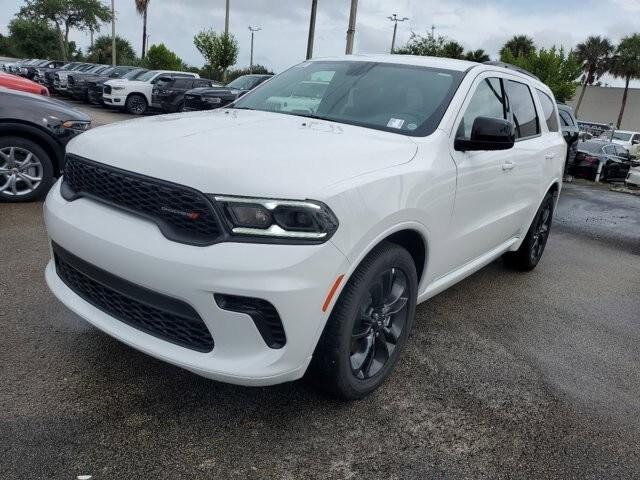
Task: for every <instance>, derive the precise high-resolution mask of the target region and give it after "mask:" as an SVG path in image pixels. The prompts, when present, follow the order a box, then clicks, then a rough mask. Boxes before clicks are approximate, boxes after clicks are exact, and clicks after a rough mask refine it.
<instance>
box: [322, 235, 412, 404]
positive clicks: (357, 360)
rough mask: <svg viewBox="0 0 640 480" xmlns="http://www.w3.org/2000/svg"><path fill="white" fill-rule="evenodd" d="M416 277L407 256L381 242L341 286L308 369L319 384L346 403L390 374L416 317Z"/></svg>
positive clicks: (401, 249) (402, 251) (369, 389)
mask: <svg viewBox="0 0 640 480" xmlns="http://www.w3.org/2000/svg"><path fill="white" fill-rule="evenodd" d="M417 283H418V280H417V274H416V268H415V265H414V263H413V259H412V257H411V255H409V253H408V252H407V251H406V250H405V249H404V248H402V247H400V246H398V245H395V244H392V243H386V242H385V243H383V244H381V245H380V246H378V247H377V248H376V249H375V250H373V251H372V252H371V253H370V254H369V255H368V256H367V257H366V258H365V259H364V260H363V261H362V263H361V264H360V265H359V266H358V268H357V269H356V271H355V272H354V273H353V275H352V276H351V278H350V279H349V282H348V283H347V284H346V285H345V287H344V290H343V291H342V293H341V295H340V298H339V299H338V301H337V303H336V305H335V307H334V309H333V312H332V313H331V316H330V318H329V320H328V322H327V325H326V327H325V330H324V332H323V334H322V336H321V338H320V341H319V342H318V346H317V347H316V351H315V353H314V357H313V361H312V364H311V366H310V375H311V376H312V377H313V378H314V379H315V380H316V381H317V382H318V384H319V385H320V386H322V387H323V388H325V389H326V390H329V391H330V392H331V393H333V394H335V395H337V396H339V397H342V398H344V399H349V400H352V399H358V398H363V397H365V396H366V395H368V394H369V393H371V392H373V391H374V390H375V389H376V388H378V387H379V386H380V385H381V384H382V383H383V382H384V381H385V379H386V378H387V377H388V376H389V374H390V373H391V372H392V370H393V368H394V366H395V364H396V363H397V361H398V358H399V357H400V354H401V352H402V350H403V348H404V346H405V344H406V341H407V336H408V334H409V331H410V330H411V326H412V324H413V320H414V317H415V309H416V298H417Z"/></svg>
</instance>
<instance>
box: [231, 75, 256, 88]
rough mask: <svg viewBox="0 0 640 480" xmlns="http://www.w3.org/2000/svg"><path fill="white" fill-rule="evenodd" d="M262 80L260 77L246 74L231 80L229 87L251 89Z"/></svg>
mask: <svg viewBox="0 0 640 480" xmlns="http://www.w3.org/2000/svg"><path fill="white" fill-rule="evenodd" d="M259 80H260V77H253V76H251V75H244V76H242V77H238V78H236V79H235V80H234V81H233V82H229V83H228V84H227V87H229V88H236V89H238V90H251V89H252V88H253V86H254V85H255V84H256V83H257V82H258V81H259Z"/></svg>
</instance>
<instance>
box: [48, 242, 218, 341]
mask: <svg viewBox="0 0 640 480" xmlns="http://www.w3.org/2000/svg"><path fill="white" fill-rule="evenodd" d="M52 248H53V253H54V258H55V264H56V272H57V273H58V276H59V277H60V278H61V279H62V281H63V282H64V283H65V284H66V285H67V286H68V287H69V288H70V289H71V290H73V291H74V292H75V293H77V294H78V295H79V296H80V297H82V298H83V299H84V300H86V301H87V302H89V303H90V304H92V305H93V306H94V307H96V308H99V309H100V310H102V311H103V312H105V313H107V314H109V315H111V316H112V317H114V318H116V319H117V320H119V321H121V322H123V323H126V324H127V325H129V326H131V327H134V328H137V329H138V330H141V331H143V332H145V333H148V334H150V335H153V336H154V337H157V338H160V339H162V340H166V341H167V342H171V343H173V344H176V345H180V346H181V347H186V348H189V349H191V350H197V351H199V352H210V351H211V350H212V349H213V338H212V337H211V333H210V332H209V329H208V328H207V326H206V325H205V324H204V322H203V321H202V318H200V316H199V315H198V313H197V312H196V311H195V310H194V309H193V308H192V307H191V306H190V305H188V304H187V303H185V302H183V301H181V300H176V299H175V298H171V297H167V296H166V295H162V294H160V293H157V292H154V291H152V290H149V289H147V288H144V287H141V286H139V285H136V284H134V283H131V282H129V281H127V280H124V279H122V278H120V277H117V276H115V275H113V274H111V273H109V272H106V271H104V270H102V269H100V268H98V267H95V266H93V265H91V264H89V263H87V262H85V261H84V260H82V259H80V258H78V257H76V256H75V255H73V254H71V253H69V252H67V251H66V250H64V249H63V248H62V247H60V246H59V245H56V244H55V243H54V244H53V245H52Z"/></svg>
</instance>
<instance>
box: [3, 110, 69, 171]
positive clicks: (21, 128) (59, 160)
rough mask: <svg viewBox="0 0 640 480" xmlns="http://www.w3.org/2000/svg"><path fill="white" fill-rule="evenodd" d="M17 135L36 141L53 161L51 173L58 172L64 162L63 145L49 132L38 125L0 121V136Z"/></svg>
mask: <svg viewBox="0 0 640 480" xmlns="http://www.w3.org/2000/svg"><path fill="white" fill-rule="evenodd" d="M9 136H19V137H24V138H27V139H29V140H32V141H33V142H35V143H37V144H38V145H39V146H40V147H41V148H42V149H43V150H44V151H45V152H46V153H47V154H48V155H49V157H50V158H51V161H52V163H53V165H52V166H53V174H54V175H55V176H57V175H59V174H60V170H61V169H62V166H63V163H64V147H63V146H62V145H60V144H59V143H58V142H56V141H55V139H54V138H52V137H51V135H50V134H49V132H47V131H46V130H43V129H41V128H40V127H38V126H35V125H32V124H29V123H23V122H20V121H13V122H7V123H0V137H9Z"/></svg>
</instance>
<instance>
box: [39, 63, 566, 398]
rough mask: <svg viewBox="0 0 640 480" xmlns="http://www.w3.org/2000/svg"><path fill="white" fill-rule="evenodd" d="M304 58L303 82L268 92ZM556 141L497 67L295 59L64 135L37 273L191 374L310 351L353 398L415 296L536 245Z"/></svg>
mask: <svg viewBox="0 0 640 480" xmlns="http://www.w3.org/2000/svg"><path fill="white" fill-rule="evenodd" d="M319 78H320V79H322V81H326V82H328V86H327V88H325V89H323V92H322V98H321V99H320V101H319V102H317V103H316V102H314V103H313V104H311V103H309V104H308V105H307V106H305V107H304V108H301V109H299V110H286V111H278V110H277V107H276V106H275V105H280V103H279V102H281V99H282V98H283V97H287V96H288V95H289V94H290V92H292V91H294V90H295V88H296V86H298V85H300V84H301V83H302V82H308V81H317V79H319ZM273 99H279V100H278V101H277V102H274V101H273ZM566 148H567V147H566V143H565V141H564V140H563V137H562V133H561V132H560V128H559V119H558V113H557V110H556V107H555V100H554V98H553V94H552V93H551V91H550V90H549V89H548V88H547V87H546V86H545V85H544V84H542V83H541V82H539V81H538V80H536V79H535V78H533V77H531V76H529V75H527V74H524V73H521V72H520V71H518V70H516V69H514V68H504V67H501V66H495V65H484V64H477V63H470V62H465V61H458V60H449V59H441V58H429V57H411V56H400V55H398V56H396V55H381V56H356V55H353V56H346V57H338V58H332V59H322V60H313V61H308V62H304V63H302V64H300V65H297V66H295V67H293V68H291V69H289V70H287V71H286V72H284V73H282V74H280V75H277V76H275V77H273V78H272V79H271V80H270V81H269V82H266V83H264V84H263V85H261V86H260V87H258V88H257V89H255V90H253V91H252V92H250V93H247V94H246V95H245V96H243V97H242V98H240V99H239V100H237V101H236V102H235V104H234V105H233V106H232V107H231V108H222V109H219V110H216V111H213V112H211V111H206V112H192V113H185V114H178V115H171V116H159V117H150V118H145V119H143V120H138V121H136V122H134V123H131V122H127V124H126V125H118V124H112V125H108V126H105V127H100V128H96V129H93V130H90V131H88V132H86V133H84V134H83V135H81V136H80V137H78V138H76V139H74V140H72V141H71V143H69V145H68V147H67V152H68V157H67V164H66V167H65V171H64V176H63V178H62V179H61V180H59V181H58V183H57V184H56V185H55V187H54V188H53V189H52V190H51V192H50V194H49V196H48V198H47V201H46V205H45V219H46V224H47V228H48V233H49V236H50V239H51V252H52V260H51V262H50V263H49V265H48V266H47V269H46V279H47V282H48V284H49V287H50V288H51V290H52V291H53V292H54V294H55V295H56V296H57V297H58V298H59V299H60V300H61V301H62V302H63V303H64V304H65V305H67V306H68V307H69V308H70V309H71V310H73V311H74V312H76V313H77V314H78V315H80V316H81V317H83V318H85V319H86V320H88V321H89V322H91V323H92V324H94V325H95V326H97V327H98V328H100V329H102V330H104V331H105V332H107V333H108V334H109V335H112V336H114V337H116V338H118V339H119V340H121V341H123V342H125V343H127V344H128V345H131V346H133V347H134V348H137V349H139V350H142V351H144V352H146V353H148V354H150V355H153V356H155V357H157V358H160V359H162V360H165V361H167V362H170V363H172V364H175V365H178V366H181V367H183V368H186V369H188V370H191V371H192V372H195V373H197V374H199V375H203V376H206V377H209V378H212V379H216V380H220V381H225V382H231V383H237V384H242V385H271V384H276V383H280V382H286V381H291V380H295V379H298V378H300V377H302V376H303V374H305V372H307V370H309V373H310V374H312V375H314V376H315V378H317V380H318V383H319V384H320V385H322V386H324V387H325V388H327V389H329V390H331V391H333V392H334V393H336V394H337V395H339V396H342V397H345V398H360V397H363V396H364V395H366V394H368V393H369V392H371V391H372V390H374V389H375V388H376V387H378V386H379V385H380V384H381V383H382V382H383V380H384V379H385V378H386V377H387V376H388V375H389V373H390V372H391V370H392V369H393V367H394V365H395V363H396V362H397V361H398V358H399V357H400V354H401V352H402V349H403V347H404V345H405V343H406V342H407V337H408V335H409V332H410V330H411V326H412V323H413V321H414V316H415V310H416V304H417V303H419V302H423V301H425V300H427V299H428V298H430V297H432V296H434V295H436V294H437V293H438V292H441V291H443V290H444V289H446V288H447V287H449V286H451V285H453V284H455V283H456V282H458V281H460V280H461V279H463V278H465V277H467V276H468V275H470V274H471V273H473V272H475V271H476V270H478V269H480V268H481V267H483V266H484V265H487V264H488V263H490V262H492V261H494V260H495V259H497V258H499V257H500V256H504V259H505V263H506V264H507V265H508V266H511V267H514V268H517V269H521V270H530V269H532V268H534V267H535V266H536V264H537V263H538V261H539V260H540V257H541V256H542V253H543V250H544V248H545V244H546V241H547V237H548V235H549V229H550V226H551V219H552V214H553V210H554V206H555V202H556V199H557V198H558V194H559V192H560V187H561V181H562V180H561V179H562V170H563V164H564V158H565V153H566Z"/></svg>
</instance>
